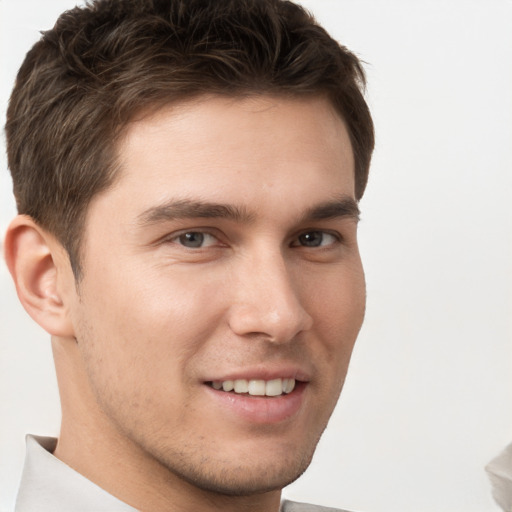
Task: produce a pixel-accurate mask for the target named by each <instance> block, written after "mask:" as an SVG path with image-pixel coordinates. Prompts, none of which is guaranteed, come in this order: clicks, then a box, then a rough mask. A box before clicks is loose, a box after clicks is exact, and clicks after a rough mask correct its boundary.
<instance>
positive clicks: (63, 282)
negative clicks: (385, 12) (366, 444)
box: [5, 0, 374, 512]
mask: <svg viewBox="0 0 512 512" xmlns="http://www.w3.org/2000/svg"><path fill="white" fill-rule="evenodd" d="M363 86H364V74H363V71H362V68H361V66H360V64H359V62H358V60H357V59H356V58H355V57H354V55H353V54H351V53H350V52H349V51H347V50H346V49H345V48H343V47H341V46H339V45H338V44H337V43H336V42H335V41H333V40H332V39H331V38H330V37H329V36H328V35H327V33H326V32H325V31H324V30H323V29H322V28H321V27H319V26H318V25H317V24H316V23H315V22H314V20H313V19H312V18H311V17H310V16H309V15H308V14H307V13H306V12H305V11H304V10H302V9H301V8H300V7H298V6H296V5H294V4H291V3H288V2H282V1H278V0H215V1H210V2H207V1H204V0H202V1H199V0H189V1H179V0H166V1H156V0H155V1H153V2H151V1H149V0H147V1H143V0H138V1H137V0H132V1H129V0H125V1H115V0H103V1H102V0H99V1H96V2H93V3H91V4H89V5H88V6H86V7H83V8H76V9H74V10H72V11H69V12H67V13H64V14H63V15H62V16H61V17H60V18H59V20H58V21H57V24H56V25H55V27H54V28H53V29H52V30H50V31H48V32H46V33H45V34H43V37H42V39H41V40H40V41H39V42H38V43H36V45H35V46H34V47H33V48H32V50H31V51H30V52H29V53H28V54H27V57H26V59H25V62H24V63H23V65H22V67H21V69H20V71H19V74H18V77H17V81H16V85H15V88H14V91H13V94H12V97H11V101H10V105H9V110H8V114H7V124H6V132H7V141H8V159H9V167H10V169H11V172H12V176H13V183H14V191H15V195H16V199H17V204H18V210H19V213H20V215H19V216H18V217H16V218H15V219H14V221H13V222H12V223H11V225H10V227H9V229H8V232H7V236H6V240H5V254H6V261H7V264H8V267H9V270H10V272H11V274H12V276H13V279H14V281H15V284H16V289H17V292H18V295H19V298H20V300H21V302H22V304H23V305H24V307H25V309H26V310H27V311H28V313H29V314H30V315H31V316H32V318H33V319H34V320H35V321H36V322H37V323H38V324H39V325H41V326H42V327H43V328H44V329H45V330H46V331H47V332H48V333H50V334H51V336H52V347H53V352H54V359H55V366H56V371H57V378H58V382H59V390H60V394H61V403H62V425H61V432H60V436H59V439H58V440H54V439H49V438H38V439H36V438H34V437H29V438H28V445H27V460H26V464H25V470H24V474H23V478H22V483H21V487H20V491H19V495H18V501H17V510H20V511H21V510H23V511H25V510H27V511H30V510H38V511H44V510H94V511H102V510H104V511H107V510H108V511H128V510H147V511H164V510H165V511H198V510H199V511H210V510H226V511H230V510H251V511H275V512H277V511H278V510H279V509H280V507H281V510H283V511H286V512H291V511H294V510H316V509H320V507H314V506H309V505H300V504H294V503H291V502H284V503H282V504H281V505H280V493H281V489H282V488H283V487H284V486H286V485H287V484H289V483H290V482H292V481H294V480H295V479H296V478H298V477H299V476H300V475H301V474H302V472H303V471H304V470H305V469H306V468H307V466H308V465H309V462H310V460H311V457H312V455H313V452H314V449H315V447H316V444H317V442H318V439H319V437H320V436H321V434H322V432H323V430H324V428H325V426H326V424H327V422H328V419H329V417H330V415H331V413H332V410H333V408H334V406H335V404H336V401H337V399H338V396H339V393H340V391H341V388H342V386H343V382H344V379H345V375H346V371H347V367H348V364H349V360H350V355H351V351H352V347H353V345H354V342H355V340H356V337H357V334H358V331H359V328H360V326H361V323H362V320H363V316H364V304H365V286H364V275H363V270H362V266H361V261H360V257H359V252H358V246H357V220H358V206H357V203H358V201H359V199H360V198H361V197H362V194H363V192H364V189H365V186H366V181H367V176H368V168H369V163H370V158H371V153H372V150H373V142H374V140H373V125H372V121H371V117H370V114H369V111H368V108H367V105H366V103H365V101H364V98H363V96H362V93H361V88H362V87H363Z"/></svg>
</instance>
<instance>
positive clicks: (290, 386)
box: [206, 378, 296, 397]
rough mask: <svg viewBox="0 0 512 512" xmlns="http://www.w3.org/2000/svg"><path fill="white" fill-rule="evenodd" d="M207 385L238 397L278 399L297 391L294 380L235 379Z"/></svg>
mask: <svg viewBox="0 0 512 512" xmlns="http://www.w3.org/2000/svg"><path fill="white" fill-rule="evenodd" d="M206 384H207V385H208V386H210V387H212V388H213V389H215V390H217V391H224V392H226V393H232V394H236V395H250V396H266V397H277V396H282V395H287V394H289V393H291V392H292V391H293V390H294V389H295V385H296V381H295V379H293V378H289V379H285V378H277V379H271V380H262V379H250V380H248V379H235V380H223V381H218V380H215V381H210V382H206Z"/></svg>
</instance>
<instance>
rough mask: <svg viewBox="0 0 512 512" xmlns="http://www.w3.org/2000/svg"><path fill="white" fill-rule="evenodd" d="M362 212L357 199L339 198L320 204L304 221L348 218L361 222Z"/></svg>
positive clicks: (311, 210)
mask: <svg viewBox="0 0 512 512" xmlns="http://www.w3.org/2000/svg"><path fill="white" fill-rule="evenodd" d="M360 214H361V212H360V210H359V206H358V205H357V202H356V200H355V199H353V198H352V197H350V196H345V195H342V196H339V197H337V198H334V199H332V200H330V201H326V202H325V203H320V204H318V205H315V206H313V207H312V208H311V209H309V210H307V211H306V213H305V214H304V215H303V216H302V221H303V222H307V221H312V220H327V219H336V218H343V217H348V218H351V219H353V220H355V221H356V222H358V221H359V216H360Z"/></svg>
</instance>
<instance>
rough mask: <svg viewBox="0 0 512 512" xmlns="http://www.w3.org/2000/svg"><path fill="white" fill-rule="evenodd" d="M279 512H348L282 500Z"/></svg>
mask: <svg viewBox="0 0 512 512" xmlns="http://www.w3.org/2000/svg"><path fill="white" fill-rule="evenodd" d="M280 512H348V511H347V510H342V509H340V508H330V507H321V506H319V505H311V504H310V503H298V502H296V501H289V500H284V501H283V502H282V504H281V511H280Z"/></svg>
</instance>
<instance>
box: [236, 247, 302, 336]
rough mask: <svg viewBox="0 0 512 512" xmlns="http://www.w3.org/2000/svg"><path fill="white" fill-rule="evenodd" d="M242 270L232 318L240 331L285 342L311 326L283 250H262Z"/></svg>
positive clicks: (240, 270) (241, 266) (245, 261)
mask: <svg viewBox="0 0 512 512" xmlns="http://www.w3.org/2000/svg"><path fill="white" fill-rule="evenodd" d="M238 273H239V275H238V279H237V280H236V281H237V284H236V294H237V297H236V299H235V302H234V306H233V309H232V315H231V318H230V324H231V328H232V329H233V331H235V332H236V333H237V334H239V335H246V334H260V335H262V336H265V337H266V338H268V339H269V340H271V341H273V342H280V343H282V342H286V341H289V340H291V339H293V338H294V336H295V335H296V334H298V333H299V332H301V331H304V330H308V329H309V328H310V327H311V323H312V320H311V317H310V316H309V314H308V313H307V311H306V309H305V307H304V304H303V303H302V300H301V297H300V294H299V290H298V286H297V283H294V282H293V279H294V275H295V274H294V273H292V272H291V269H290V263H289V262H287V261H286V259H285V257H284V256H283V254H282V252H281V251H280V250H262V251H258V252H257V254H256V255H253V256H251V257H248V258H244V261H243V262H241V265H240V267H239V269H238Z"/></svg>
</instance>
